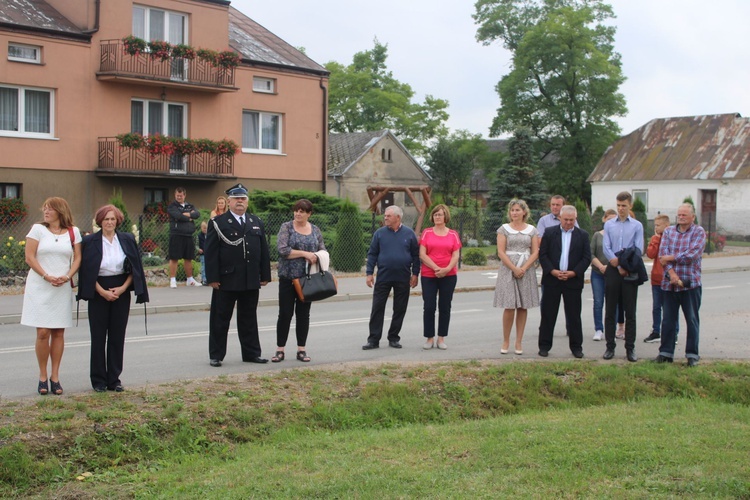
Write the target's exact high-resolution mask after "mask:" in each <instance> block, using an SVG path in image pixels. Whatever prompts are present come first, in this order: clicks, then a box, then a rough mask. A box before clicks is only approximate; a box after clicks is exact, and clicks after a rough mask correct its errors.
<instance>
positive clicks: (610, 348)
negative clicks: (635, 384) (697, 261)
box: [602, 191, 643, 362]
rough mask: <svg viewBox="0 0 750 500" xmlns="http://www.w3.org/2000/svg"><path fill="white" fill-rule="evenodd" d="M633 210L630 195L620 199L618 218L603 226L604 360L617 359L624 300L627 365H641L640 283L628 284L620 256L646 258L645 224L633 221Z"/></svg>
mask: <svg viewBox="0 0 750 500" xmlns="http://www.w3.org/2000/svg"><path fill="white" fill-rule="evenodd" d="M632 206H633V196H632V195H631V194H630V193H628V192H627V191H623V192H621V193H620V194H618V195H617V217H615V218H613V219H610V220H608V221H607V222H606V223H605V224H604V240H603V243H602V250H603V251H604V255H605V257H606V258H607V260H608V261H609V263H608V265H607V269H606V271H605V272H604V297H605V304H606V314H605V317H604V336H605V338H606V340H607V349H606V351H604V359H612V358H613V357H614V356H615V347H616V345H617V344H616V342H615V325H616V323H617V321H616V319H617V318H616V312H617V302H618V301H619V300H620V297H622V301H623V306H624V309H625V353H626V357H627V359H628V361H633V362H635V361H638V358H637V357H636V355H635V336H636V328H635V327H636V318H635V310H636V303H637V300H638V285H639V283H638V282H637V281H630V280H626V279H625V277H626V276H628V274H629V273H628V271H626V270H625V269H623V268H622V266H620V262H619V258H618V255H617V254H618V252H620V251H621V250H624V249H627V248H635V249H637V250H638V251H639V252H640V254H639V255H643V224H641V223H640V222H639V221H638V220H636V219H634V218H633V217H630V209H631V208H632Z"/></svg>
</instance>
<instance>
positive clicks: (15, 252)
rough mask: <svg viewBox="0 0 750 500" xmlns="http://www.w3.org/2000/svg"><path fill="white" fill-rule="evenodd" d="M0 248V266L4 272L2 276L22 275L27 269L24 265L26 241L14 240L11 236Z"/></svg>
mask: <svg viewBox="0 0 750 500" xmlns="http://www.w3.org/2000/svg"><path fill="white" fill-rule="evenodd" d="M2 245H3V246H2V248H0V265H2V269H3V271H4V273H3V274H8V273H10V272H15V273H22V272H26V271H28V269H29V266H28V264H26V241H25V240H16V239H15V238H14V237H13V236H8V239H7V240H5V241H4V242H3V244H2Z"/></svg>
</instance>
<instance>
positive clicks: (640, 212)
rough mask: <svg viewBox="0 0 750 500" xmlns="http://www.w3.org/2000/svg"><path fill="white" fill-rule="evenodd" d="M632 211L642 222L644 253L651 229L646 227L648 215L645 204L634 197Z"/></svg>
mask: <svg viewBox="0 0 750 500" xmlns="http://www.w3.org/2000/svg"><path fill="white" fill-rule="evenodd" d="M633 213H634V214H635V218H636V219H638V221H639V222H640V223H641V224H643V252H644V253H646V247H648V241H649V240H650V239H651V234H652V231H649V229H648V216H647V215H646V205H644V204H643V202H642V201H641V200H640V199H638V198H636V199H634V200H633Z"/></svg>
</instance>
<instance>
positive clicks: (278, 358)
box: [271, 351, 284, 363]
mask: <svg viewBox="0 0 750 500" xmlns="http://www.w3.org/2000/svg"><path fill="white" fill-rule="evenodd" d="M281 361H284V351H276V354H274V355H273V357H272V358H271V363H280V362H281Z"/></svg>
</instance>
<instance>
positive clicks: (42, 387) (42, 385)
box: [36, 380, 49, 396]
mask: <svg viewBox="0 0 750 500" xmlns="http://www.w3.org/2000/svg"><path fill="white" fill-rule="evenodd" d="M36 392H38V393H39V395H40V396H46V395H47V394H49V386H48V385H47V381H46V380H40V381H39V386H38V387H37V388H36Z"/></svg>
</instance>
